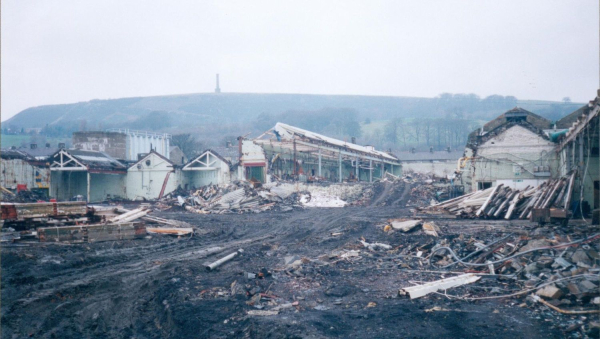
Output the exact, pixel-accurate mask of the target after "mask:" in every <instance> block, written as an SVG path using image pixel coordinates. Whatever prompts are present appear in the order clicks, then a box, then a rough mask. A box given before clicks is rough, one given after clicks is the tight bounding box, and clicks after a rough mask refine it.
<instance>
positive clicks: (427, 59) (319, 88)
mask: <svg viewBox="0 0 600 339" xmlns="http://www.w3.org/2000/svg"><path fill="white" fill-rule="evenodd" d="M1 6H2V23H1V24H2V27H1V28H2V36H1V44H2V46H1V58H2V60H1V62H2V64H1V68H2V69H1V71H2V73H1V77H2V97H1V99H2V101H1V102H2V120H6V119H8V118H9V117H11V116H13V115H14V114H16V113H18V112H20V111H21V110H23V109H25V108H28V107H31V106H39V105H46V104H59V103H72V102H78V101H87V100H91V99H108V98H122V97H132V96H152V95H167V94H183V93H202V92H212V91H214V88H215V74H216V73H220V74H221V88H222V90H223V92H249V93H314V94H365V95H392V96H420V97H434V96H436V95H438V94H440V93H443V92H450V93H476V94H478V95H480V96H482V97H485V96H487V95H490V94H501V95H514V96H516V97H517V98H519V99H544V100H561V99H562V98H563V97H567V96H568V97H570V98H571V99H572V100H573V101H579V102H587V101H588V100H591V99H593V98H594V97H595V95H596V89H597V88H598V87H599V75H598V73H599V56H598V49H599V46H598V44H599V37H598V31H599V29H598V27H599V18H598V12H599V9H598V0H578V1H566V0H564V1H551V0H540V1H534V0H527V1H522V0H516V1H505V0H503V1H497V0H493V1H467V0H464V1H424V0H414V1H372V0H369V1H367V0H363V1H348V0H344V1H322V0H319V1H131V0H128V1H122V0H118V1H107V0H101V1H68V0H60V1H48V0H45V1H29V0H2V1H1Z"/></svg>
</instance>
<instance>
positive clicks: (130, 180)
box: [127, 153, 181, 200]
mask: <svg viewBox="0 0 600 339" xmlns="http://www.w3.org/2000/svg"><path fill="white" fill-rule="evenodd" d="M148 160H149V161H150V164H149V165H148V164H146V161H148ZM138 166H139V167H140V168H138ZM169 172H173V166H172V164H171V163H170V162H168V161H166V160H165V159H163V158H161V157H159V156H158V155H156V154H154V153H150V154H148V155H147V156H146V157H144V158H143V159H142V160H140V161H138V162H137V163H136V164H134V165H133V166H131V167H130V168H129V169H128V170H127V199H130V200H143V199H146V200H154V199H158V196H159V195H160V191H161V189H162V186H163V183H164V182H165V178H166V177H167V174H168V173H169ZM180 176H181V175H180V174H179V173H177V172H176V173H171V174H170V175H169V180H168V182H167V186H166V187H165V192H164V194H168V193H170V192H172V191H174V190H175V189H176V188H177V186H178V185H179V184H180Z"/></svg>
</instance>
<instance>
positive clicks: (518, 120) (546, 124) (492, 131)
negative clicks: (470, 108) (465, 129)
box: [467, 107, 552, 145]
mask: <svg viewBox="0 0 600 339" xmlns="http://www.w3.org/2000/svg"><path fill="white" fill-rule="evenodd" d="M514 125H520V126H523V127H525V128H527V129H529V130H530V131H532V132H534V133H537V134H539V135H540V136H542V137H543V138H545V139H548V136H547V135H546V134H545V133H544V132H543V131H544V130H546V129H549V128H551V127H552V121H550V120H548V119H546V118H544V117H542V116H539V115H537V114H535V113H532V112H529V111H528V110H525V109H523V108H521V107H515V108H513V109H511V110H509V111H506V112H504V113H502V114H501V115H500V116H498V117H497V118H496V119H494V120H492V121H490V122H488V123H486V124H485V125H483V133H482V131H481V129H480V128H478V129H476V130H474V131H473V132H471V133H470V134H469V140H468V142H467V144H468V145H473V144H475V143H481V142H483V141H485V140H487V139H489V138H490V137H492V136H494V135H496V134H499V133H501V132H502V131H504V130H506V129H508V128H510V127H512V126H514Z"/></svg>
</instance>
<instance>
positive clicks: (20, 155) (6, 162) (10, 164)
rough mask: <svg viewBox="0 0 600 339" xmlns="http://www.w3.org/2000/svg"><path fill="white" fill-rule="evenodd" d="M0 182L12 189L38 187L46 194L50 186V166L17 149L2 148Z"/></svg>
mask: <svg viewBox="0 0 600 339" xmlns="http://www.w3.org/2000/svg"><path fill="white" fill-rule="evenodd" d="M1 157H2V162H1V163H0V164H1V167H0V172H1V173H2V175H1V176H0V183H1V185H2V187H4V188H7V189H11V190H14V191H16V190H21V189H38V190H44V191H45V192H46V194H47V193H48V190H49V188H50V166H49V165H48V163H47V162H46V161H45V160H38V159H36V158H34V157H32V156H31V155H29V154H27V153H25V152H23V151H19V150H16V149H7V150H2V154H1Z"/></svg>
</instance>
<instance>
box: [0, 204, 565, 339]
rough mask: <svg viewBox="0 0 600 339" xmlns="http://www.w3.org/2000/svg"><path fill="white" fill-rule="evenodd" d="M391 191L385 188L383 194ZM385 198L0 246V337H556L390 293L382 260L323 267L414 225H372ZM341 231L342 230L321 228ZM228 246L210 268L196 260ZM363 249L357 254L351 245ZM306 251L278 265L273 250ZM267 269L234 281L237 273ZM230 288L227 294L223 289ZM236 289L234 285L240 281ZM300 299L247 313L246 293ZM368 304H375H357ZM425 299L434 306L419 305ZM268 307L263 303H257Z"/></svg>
mask: <svg viewBox="0 0 600 339" xmlns="http://www.w3.org/2000/svg"><path fill="white" fill-rule="evenodd" d="M391 200H392V201H397V200H398V197H392V199H391ZM407 214H408V211H407V210H403V209H399V208H398V207H351V208H339V209H306V210H300V211H293V212H288V213H262V214H243V215H231V214H230V215H197V214H190V213H181V212H172V213H162V214H157V215H158V216H161V217H166V218H173V219H178V220H182V221H186V222H189V223H191V224H192V225H194V226H196V227H198V229H199V230H201V232H200V233H201V234H198V235H196V236H194V237H191V238H187V237H185V238H180V239H176V238H171V237H165V236H155V237H152V238H151V239H143V240H135V241H118V242H106V243H93V244H77V245H32V246H26V247H6V246H5V247H3V248H2V252H1V253H2V308H1V312H2V338H23V337H38V338H82V337H102V338H130V337H135V338H165V337H173V338H186V337H193V338H237V337H248V338H325V337H338V338H348V337H357V338H364V337H377V338H395V337H400V338H432V337H437V338H511V339H512V338H560V337H562V333H561V332H559V331H558V330H557V329H555V328H553V327H552V324H551V323H549V322H547V321H545V320H544V317H540V316H539V314H534V313H532V312H531V311H530V310H528V309H526V308H519V307H518V306H517V305H518V304H519V303H520V302H521V301H519V300H516V299H508V300H496V301H486V302H466V301H449V300H447V299H445V298H444V297H441V296H430V297H426V298H423V299H419V300H415V301H411V300H409V299H407V298H403V297H398V296H397V291H398V288H399V287H402V286H406V285H407V284H408V280H411V279H412V280H415V281H418V280H420V279H423V280H425V278H424V277H423V276H419V275H411V276H407V274H406V273H404V272H402V271H401V270H400V268H399V267H398V265H397V264H394V263H393V262H392V261H391V260H390V258H388V257H386V256H385V255H384V254H379V253H365V257H364V258H363V259H361V260H359V261H357V262H347V261H340V262H338V263H334V264H328V265H323V264H321V263H319V261H318V259H317V258H318V257H319V256H321V255H324V254H329V253H331V252H332V251H336V250H340V249H361V250H362V251H364V249H362V248H361V246H360V245H357V244H358V240H359V239H360V238H361V237H364V238H365V239H366V240H367V241H370V242H374V241H380V242H385V243H389V244H391V245H393V246H404V245H406V244H408V243H410V242H411V241H425V240H427V239H426V238H427V237H428V236H424V235H421V234H408V235H406V234H394V235H388V234H386V233H384V232H382V230H381V227H380V225H381V224H383V223H384V222H385V220H386V219H388V218H395V217H401V216H404V215H407ZM332 233H341V235H332ZM238 248H243V249H244V250H245V252H244V254H243V255H242V256H240V257H238V258H236V259H235V260H233V261H231V262H229V263H227V264H225V265H224V266H223V267H221V268H219V269H218V270H217V271H213V272H208V271H206V270H205V268H204V266H203V264H204V263H205V262H209V261H213V260H215V259H217V258H219V257H221V256H223V255H225V254H228V253H230V252H232V251H234V250H236V249H238ZM361 253H362V252H361ZM289 255H297V256H299V257H305V258H308V259H311V262H310V263H307V264H306V265H303V266H302V268H301V269H300V270H296V271H294V272H290V271H289V270H286V268H285V265H284V264H283V258H284V257H285V256H289ZM262 268H265V269H266V270H268V271H270V272H271V273H272V275H271V276H267V277H266V278H264V279H256V280H247V279H246V278H245V277H244V276H243V272H254V273H257V272H259V271H260V270H261V269H262ZM236 289H237V292H236ZM240 289H241V292H240ZM252 290H253V291H254V292H256V291H260V292H267V291H268V294H272V295H276V296H277V297H278V298H279V299H278V300H277V304H278V305H280V304H283V303H291V302H293V301H298V303H299V306H298V307H293V308H289V309H283V310H281V311H280V313H279V314H278V315H273V316H261V317H256V316H255V317H251V316H248V315H247V311H249V310H256V308H254V307H253V306H251V305H248V304H247V301H248V300H249V296H248V295H247V293H246V291H252ZM369 302H373V303H375V306H374V307H367V305H368V304H369ZM434 306H441V307H442V308H444V309H445V311H441V312H427V311H426V310H428V309H431V308H432V307H434ZM273 307H275V305H268V304H265V310H266V309H271V308H273Z"/></svg>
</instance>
